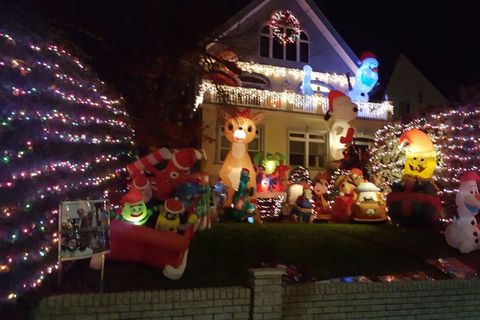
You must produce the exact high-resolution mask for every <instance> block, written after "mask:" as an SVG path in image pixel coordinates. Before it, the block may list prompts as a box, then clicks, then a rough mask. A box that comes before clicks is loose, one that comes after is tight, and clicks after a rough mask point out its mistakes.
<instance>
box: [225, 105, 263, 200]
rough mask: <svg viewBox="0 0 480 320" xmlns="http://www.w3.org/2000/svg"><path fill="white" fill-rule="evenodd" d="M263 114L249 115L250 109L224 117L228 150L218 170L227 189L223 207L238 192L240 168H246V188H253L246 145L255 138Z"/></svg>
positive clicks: (251, 168)
mask: <svg viewBox="0 0 480 320" xmlns="http://www.w3.org/2000/svg"><path fill="white" fill-rule="evenodd" d="M264 116H265V114H264V113H263V112H257V113H256V114H254V115H253V116H251V115H250V109H245V110H244V111H242V112H241V111H239V110H236V111H235V113H234V115H233V116H230V117H229V116H226V117H225V119H224V120H225V125H224V130H225V131H224V132H225V137H226V138H227V140H228V141H230V150H229V152H228V154H227V157H226V158H225V161H224V163H223V166H222V168H221V169H220V178H222V181H223V183H224V185H225V186H226V187H230V188H228V189H227V193H228V198H227V199H226V200H225V202H224V206H230V205H231V203H232V199H233V194H234V193H235V190H238V186H239V183H240V173H241V171H242V168H247V169H248V170H249V174H250V181H249V182H248V188H250V187H253V188H255V170H254V169H253V164H252V160H251V159H250V155H249V154H248V144H249V143H250V142H251V141H252V140H253V139H254V138H255V132H256V126H257V124H259V123H260V122H262V120H263V118H264Z"/></svg>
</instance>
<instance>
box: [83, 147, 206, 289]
mask: <svg viewBox="0 0 480 320" xmlns="http://www.w3.org/2000/svg"><path fill="white" fill-rule="evenodd" d="M205 159H206V157H205V153H204V151H203V150H196V149H191V148H190V149H183V150H179V151H177V150H171V149H165V148H162V149H160V150H159V151H156V152H155V153H153V154H150V155H148V156H146V157H144V158H141V159H139V160H137V161H136V162H134V163H133V164H132V165H129V168H128V169H129V173H130V177H131V181H132V183H133V185H132V188H131V189H130V192H129V193H128V194H127V195H125V196H124V198H122V199H123V201H122V202H123V203H122V205H123V207H124V208H123V209H124V210H123V211H122V214H121V216H122V220H112V221H111V223H110V253H108V254H106V255H105V258H106V259H108V260H119V261H127V262H138V263H142V264H145V265H148V266H151V267H154V268H157V269H161V270H162V272H163V274H164V275H165V277H167V278H169V279H172V280H177V279H180V277H181V276H182V275H183V273H184V271H185V267H186V265H187V257H188V248H189V245H190V240H191V238H192V237H193V234H194V233H195V232H196V231H201V230H204V229H207V228H210V226H211V218H210V198H211V188H210V186H209V184H208V174H207V173H205V172H199V173H196V174H190V169H191V168H192V167H193V165H194V164H195V162H196V161H197V160H205ZM165 160H166V161H169V160H171V161H169V163H168V164H167V167H166V168H165V169H163V170H159V169H157V168H155V167H154V166H155V165H156V164H158V163H160V162H161V161H165ZM172 172H173V173H175V174H172ZM146 173H148V176H147V175H146ZM152 173H153V174H152ZM164 176H168V177H169V179H168V181H169V183H168V184H169V186H168V187H169V188H162V187H160V188H158V187H159V186H162V185H163V184H164V183H161V182H162V181H163V180H162V179H164V180H165V181H167V178H165V177H164ZM172 177H173V178H176V179H178V180H177V181H179V182H178V186H177V184H174V183H173V182H171V180H172ZM145 178H147V179H148V180H147V179H145ZM182 180H183V181H182ZM139 181H143V182H145V184H144V186H146V187H149V188H151V189H152V190H151V191H150V192H145V191H146V190H147V188H145V187H141V188H139V184H138V183H136V182H139ZM180 181H182V182H184V181H193V182H195V183H197V188H192V189H191V190H197V192H193V191H192V192H191V193H189V194H187V195H186V197H185V201H184V202H182V201H183V200H184V199H183V198H182V195H183V194H180V193H175V191H178V190H180V189H185V188H182V182H180ZM155 182H156V183H155ZM170 184H171V186H170ZM187 184H192V183H190V182H188V183H187ZM183 186H185V184H184V185H183ZM187 187H188V186H187ZM177 189H178V190H177ZM200 189H201V190H202V191H201V192H200V191H198V190H200ZM187 190H190V189H187ZM152 197H153V198H155V199H156V201H161V202H162V204H161V205H159V206H156V207H155V206H153V207H152V206H149V205H148V204H147V205H145V200H147V201H149V200H150V198H152ZM167 197H168V199H165V198H167ZM187 198H188V199H189V200H188V202H187V200H186V199H187ZM132 199H135V200H132ZM144 199H145V200H144ZM163 200H164V201H163ZM169 202H170V203H176V204H177V206H176V208H175V209H174V208H172V207H169V205H168V203H169ZM127 203H128V208H129V209H130V211H129V212H127V213H125V211H126V210H125V208H126V207H127ZM146 207H149V209H148V211H153V210H154V209H156V210H157V209H158V218H156V220H157V224H156V225H155V228H152V227H149V226H145V225H143V224H144V223H145V222H144V221H146V220H147V219H146V218H145V219H142V220H139V219H138V218H137V219H134V218H136V217H139V216H140V217H143V216H147V217H150V216H151V215H152V213H150V212H149V214H148V215H147V213H146V212H147V210H146ZM138 208H144V209H145V210H144V211H142V212H140V211H138ZM168 214H172V217H171V219H170V220H169V223H174V224H175V226H174V228H170V229H166V228H162V225H159V221H161V220H162V219H163V221H165V222H166V221H167V220H168V219H166V220H165V216H166V215H168ZM119 216H120V215H119ZM132 217H133V218H132ZM180 218H182V220H185V222H183V223H181V222H180V220H181V219H180ZM191 218H194V219H191ZM187 220H188V222H187ZM139 221H140V223H139ZM177 227H178V230H179V231H178V232H177ZM181 227H183V228H181ZM172 229H174V232H172ZM90 266H91V267H92V268H93V269H99V268H100V266H101V257H100V256H97V257H93V258H92V260H91V262H90Z"/></svg>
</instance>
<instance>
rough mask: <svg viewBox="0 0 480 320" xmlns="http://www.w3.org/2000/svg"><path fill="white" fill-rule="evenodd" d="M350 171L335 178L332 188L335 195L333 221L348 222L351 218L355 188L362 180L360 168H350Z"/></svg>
mask: <svg viewBox="0 0 480 320" xmlns="http://www.w3.org/2000/svg"><path fill="white" fill-rule="evenodd" d="M352 171H353V172H352ZM352 171H350V172H348V173H345V174H343V175H340V176H339V177H338V178H337V179H336V180H335V185H334V188H335V190H336V192H337V196H336V197H335V202H334V204H333V205H332V221H333V222H335V223H349V222H350V221H351V219H352V205H353V201H354V199H353V196H354V194H355V188H356V187H357V186H358V185H359V184H360V183H361V182H362V181H363V179H362V176H361V170H359V169H352Z"/></svg>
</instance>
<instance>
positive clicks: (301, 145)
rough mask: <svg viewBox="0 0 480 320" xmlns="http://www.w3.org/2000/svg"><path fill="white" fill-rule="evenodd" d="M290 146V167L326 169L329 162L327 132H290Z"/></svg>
mask: <svg viewBox="0 0 480 320" xmlns="http://www.w3.org/2000/svg"><path fill="white" fill-rule="evenodd" d="M288 146H289V151H288V152H289V154H288V158H289V165H290V166H304V167H306V168H321V167H326V164H327V160H328V154H327V133H326V132H318V133H312V132H302V131H289V133H288Z"/></svg>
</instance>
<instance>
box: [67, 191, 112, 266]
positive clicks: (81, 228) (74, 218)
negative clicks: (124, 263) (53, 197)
mask: <svg viewBox="0 0 480 320" xmlns="http://www.w3.org/2000/svg"><path fill="white" fill-rule="evenodd" d="M109 211H110V208H109V201H108V200H82V201H66V202H62V203H61V204H60V210H59V214H60V217H59V224H58V227H59V245H58V252H59V254H58V255H59V259H60V260H75V259H85V258H90V257H92V256H94V255H102V254H106V253H108V252H110V239H109V229H110V216H109Z"/></svg>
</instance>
